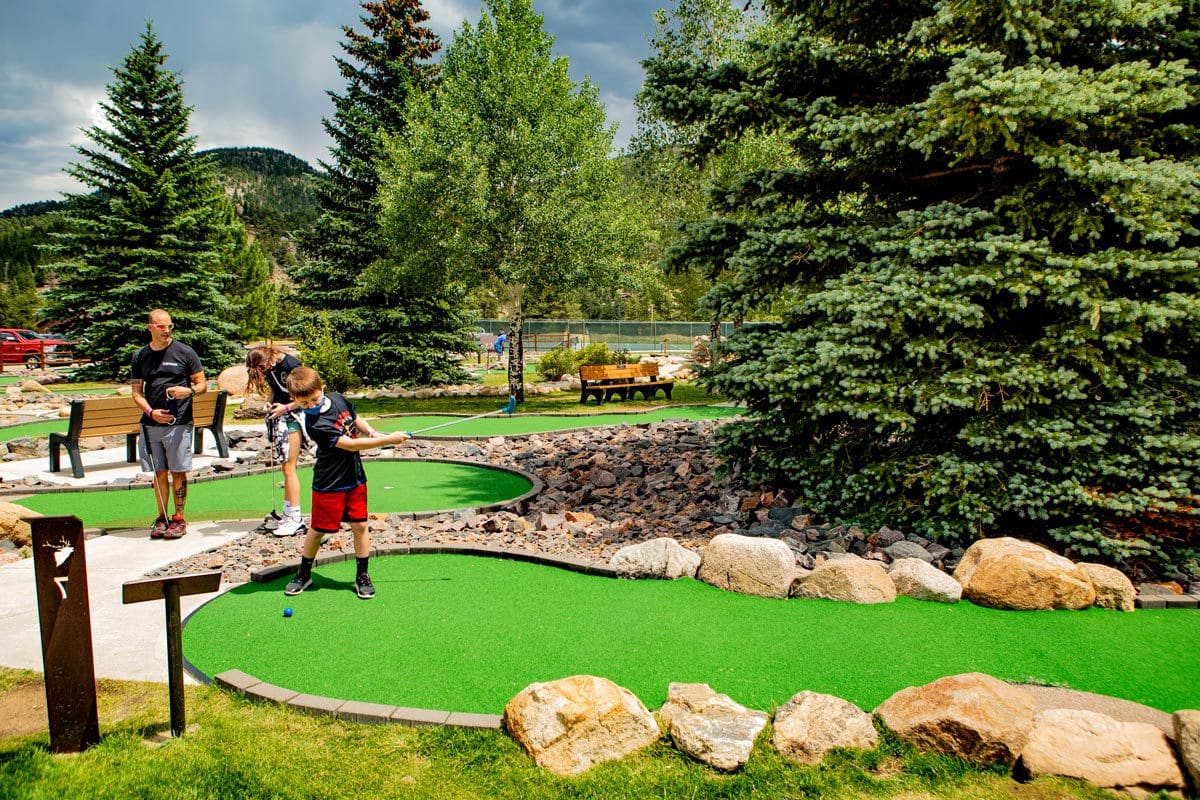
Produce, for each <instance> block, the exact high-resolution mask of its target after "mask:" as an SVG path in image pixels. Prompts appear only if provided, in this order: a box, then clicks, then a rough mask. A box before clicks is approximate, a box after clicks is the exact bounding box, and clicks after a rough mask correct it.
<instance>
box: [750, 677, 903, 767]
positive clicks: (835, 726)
mask: <svg viewBox="0 0 1200 800" xmlns="http://www.w3.org/2000/svg"><path fill="white" fill-rule="evenodd" d="M771 745H772V746H773V747H774V748H775V749H776V750H778V751H779V752H780V753H782V754H783V755H784V756H786V757H788V758H790V759H791V760H793V761H798V762H800V763H801V764H819V763H820V762H821V760H822V759H823V758H825V754H826V753H827V752H829V751H830V750H833V749H834V748H838V747H846V748H854V749H857V750H871V749H873V748H875V747H876V746H878V745H879V734H878V732H876V730H875V726H874V725H873V724H872V723H871V717H870V715H869V714H867V713H866V712H864V711H863V710H862V709H860V708H859V707H858V706H856V705H854V704H853V703H851V702H849V701H848V700H843V699H842V698H840V697H834V696H833V695H830V694H819V693H817V692H800V693H799V694H796V695H793V696H792V698H791V699H790V700H788V701H787V702H786V703H784V704H783V705H782V706H780V707H779V708H778V709H777V710H776V711H775V733H774V735H773V736H772V738H771Z"/></svg>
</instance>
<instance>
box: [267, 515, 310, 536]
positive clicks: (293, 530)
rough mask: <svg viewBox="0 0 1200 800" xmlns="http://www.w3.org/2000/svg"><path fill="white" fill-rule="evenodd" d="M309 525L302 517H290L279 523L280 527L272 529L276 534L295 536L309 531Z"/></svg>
mask: <svg viewBox="0 0 1200 800" xmlns="http://www.w3.org/2000/svg"><path fill="white" fill-rule="evenodd" d="M307 532H308V526H307V525H305V524H304V520H303V519H301V518H300V517H289V518H288V519H285V520H284V521H283V522H281V523H279V527H278V528H276V529H275V530H273V531H271V533H273V534H275V535H276V536H295V535H296V534H297V533H307Z"/></svg>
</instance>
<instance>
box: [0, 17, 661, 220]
mask: <svg viewBox="0 0 1200 800" xmlns="http://www.w3.org/2000/svg"><path fill="white" fill-rule="evenodd" d="M669 2H670V0H534V7H535V9H536V10H537V11H538V12H539V13H541V14H542V15H543V16H544V18H545V28H546V30H547V32H548V33H550V35H551V36H553V37H554V38H555V48H554V49H555V52H556V54H557V55H561V56H566V57H567V58H568V59H569V60H570V64H571V69H570V71H571V77H572V78H573V79H574V80H576V81H581V80H583V79H584V77H590V78H591V80H592V82H593V83H595V84H596V85H597V86H598V87H599V90H600V96H601V99H602V100H603V101H604V103H605V104H606V106H607V108H608V113H609V118H610V120H612V121H613V122H615V123H618V124H619V128H618V133H617V142H616V144H617V146H623V145H624V144H625V143H626V142H627V141H628V140H629V137H630V136H631V135H632V133H633V130H634V125H635V119H636V117H635V114H634V110H633V97H634V95H636V93H637V92H638V90H639V88H640V86H641V81H642V68H641V65H640V63H639V62H640V61H641V60H642V59H643V58H645V57H646V55H647V52H648V45H647V43H646V37H647V35H648V34H649V33H650V31H651V29H652V27H653V23H652V19H651V14H652V12H653V10H654V9H655V8H657V7H659V6H662V5H667V4H668V3H669ZM0 3H2V4H3V25H2V26H0V209H4V208H8V207H9V206H12V205H15V204H18V203H27V202H33V201H37V200H51V199H56V198H57V197H58V195H59V193H60V192H63V191H76V190H78V189H79V188H80V187H79V186H78V185H77V184H75V183H74V181H73V180H72V179H70V178H69V177H68V176H66V175H65V174H64V173H63V172H62V169H63V167H65V166H66V165H67V164H68V163H70V162H71V161H73V160H75V159H76V153H75V150H74V147H75V146H77V145H79V144H83V143H84V142H85V139H84V137H83V135H82V133H81V129H82V128H85V127H87V126H89V125H93V124H97V123H99V122H100V121H101V119H102V118H101V116H100V110H99V105H98V104H99V102H100V101H101V100H102V99H103V98H104V89H105V85H106V84H107V83H109V82H110V81H111V80H112V73H111V71H110V68H111V67H112V66H114V65H117V64H119V63H120V62H121V60H122V59H123V58H124V57H125V55H126V54H127V53H128V52H129V50H130V48H131V47H132V46H133V45H134V44H135V43H136V42H137V40H138V37H139V35H140V34H141V31H142V29H143V27H144V26H145V24H146V21H147V20H152V21H153V24H154V28H155V31H156V33H157V34H158V36H159V38H160V39H161V40H162V41H163V43H164V45H165V49H166V51H167V53H168V54H169V57H170V58H169V60H168V62H167V67H168V68H169V69H172V70H174V71H175V72H178V73H179V74H180V77H181V79H182V81H183V84H184V96H185V98H186V100H187V102H188V104H189V105H190V106H192V107H193V109H194V111H193V114H192V132H193V133H194V134H195V135H196V136H197V137H198V140H199V146H200V147H201V148H208V147H225V146H266V147H278V148H280V149H283V150H287V151H288V152H291V153H295V154H296V155H298V156H300V157H301V158H304V159H306V160H308V161H309V162H311V163H314V164H315V163H316V161H317V160H318V159H320V158H324V157H326V155H327V148H328V146H329V139H328V137H327V136H326V134H325V131H324V129H323V128H322V126H321V118H322V117H324V116H328V115H329V114H330V113H331V111H332V106H331V104H330V102H329V98H328V96H327V95H326V92H327V91H330V90H332V91H336V92H340V91H341V90H342V89H343V88H344V83H343V81H342V80H341V78H340V76H339V75H338V74H337V69H336V66H335V65H334V63H333V56H334V55H335V54H340V53H341V50H340V48H339V43H340V42H341V40H342V32H341V27H342V26H343V25H350V26H352V27H355V28H357V29H360V30H361V24H360V23H359V17H360V16H361V14H362V9H361V6H360V5H359V3H358V2H356V1H355V0H339V2H332V1H331V0H209V2H207V3H173V2H169V3H150V2H147V0H70V1H68V2H64V1H63V0H34V1H33V2H28V0H26V1H25V2H18V0H0ZM424 6H425V8H426V10H427V11H428V12H429V14H430V23H429V24H430V27H431V28H433V29H434V30H435V31H436V32H437V33H438V35H439V36H441V37H442V42H443V46H446V45H448V44H449V43H450V40H451V38H452V35H453V32H454V31H455V30H457V29H458V28H459V27H460V26H461V24H462V21H463V20H464V19H466V20H470V21H472V22H474V21H476V20H477V19H478V18H479V13H480V8H481V3H480V2H479V0H425V2H424Z"/></svg>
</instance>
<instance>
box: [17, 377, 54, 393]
mask: <svg viewBox="0 0 1200 800" xmlns="http://www.w3.org/2000/svg"><path fill="white" fill-rule="evenodd" d="M21 391H22V392H26V393H34V392H48V391H50V390H49V389H47V388H46V387H45V386H42V385H41V384H40V383H38V382H37V381H33V380H29V381H21Z"/></svg>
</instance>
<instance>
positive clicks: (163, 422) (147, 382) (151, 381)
mask: <svg viewBox="0 0 1200 800" xmlns="http://www.w3.org/2000/svg"><path fill="white" fill-rule="evenodd" d="M174 329H175V326H174V324H173V323H172V322H171V315H170V314H168V313H167V312H166V311H163V310H162V309H161V308H156V309H154V310H153V311H151V312H150V317H149V320H148V322H147V324H146V330H148V331H149V332H150V344H148V345H146V346H145V347H143V348H141V349H140V350H138V351H137V352H136V353H134V355H133V363H132V365H131V368H130V376H131V379H132V381H133V402H135V403H137V404H138V405H139V406H140V407H141V409H142V412H143V416H142V431H141V435H140V436H139V437H138V454H139V455H140V456H141V461H142V471H143V472H153V473H154V497H155V501H156V502H157V503H158V518H157V519H156V520H155V521H154V525H153V526H152V527H151V528H150V538H151V539H178V538H179V537H181V536H183V535H184V534H185V533H187V522H185V521H184V519H183V510H184V506H185V504H186V503H187V474H188V470H190V469H191V468H192V447H191V444H192V431H193V430H194V426H193V424H192V398H193V397H195V396H196V395H198V394H204V393H205V392H207V391H208V381H207V380H205V378H204V368H203V367H201V365H200V357H199V356H197V355H196V351H195V350H193V349H192V348H190V347H188V346H187V345H186V344H183V343H182V342H177V341H175V340H174V338H172V334H173V332H174ZM168 472H169V473H170V478H171V479H170V484H171V495H172V496H173V497H174V498H175V513H174V514H173V515H172V516H171V518H170V520H168V519H167V473H168Z"/></svg>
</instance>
